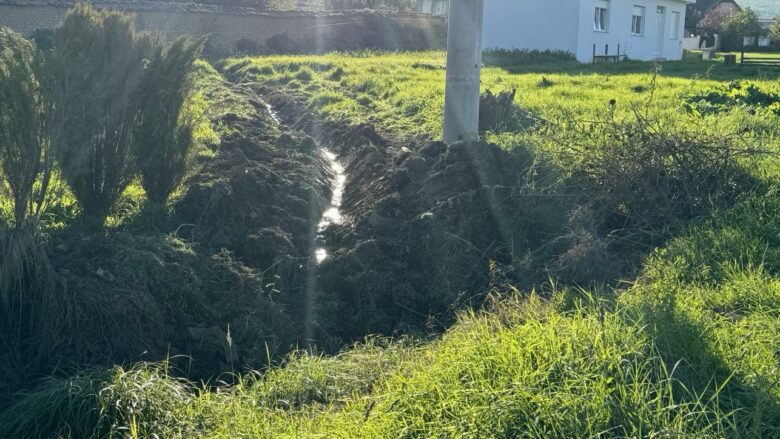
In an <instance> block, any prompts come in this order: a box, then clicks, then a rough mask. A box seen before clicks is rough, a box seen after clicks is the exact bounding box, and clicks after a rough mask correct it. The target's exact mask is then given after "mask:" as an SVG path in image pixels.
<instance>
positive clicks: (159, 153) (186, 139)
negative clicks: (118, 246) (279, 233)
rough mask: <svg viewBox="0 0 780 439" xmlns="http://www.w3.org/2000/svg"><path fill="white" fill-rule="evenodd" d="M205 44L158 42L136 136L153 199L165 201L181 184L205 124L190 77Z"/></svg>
mask: <svg viewBox="0 0 780 439" xmlns="http://www.w3.org/2000/svg"><path fill="white" fill-rule="evenodd" d="M202 48H203V40H200V41H190V40H188V39H185V38H182V39H179V40H178V41H176V42H175V43H173V44H172V45H170V46H169V47H165V45H164V44H162V43H160V42H155V43H154V49H153V52H152V54H151V55H150V56H149V58H148V64H147V66H146V70H145V72H144V77H143V81H142V84H141V86H140V87H139V89H138V94H137V96H135V99H136V100H137V102H138V103H139V110H140V111H139V113H138V117H139V120H138V124H137V126H136V132H135V134H134V136H133V140H134V141H135V153H136V155H137V158H138V170H139V172H140V174H141V184H142V185H143V187H144V189H145V190H146V195H147V196H148V197H149V200H150V201H151V202H153V203H156V204H163V203H165V202H166V201H167V200H168V196H169V195H170V194H171V192H173V191H174V189H176V187H177V186H178V185H179V183H181V180H182V178H183V177H184V175H185V172H186V170H187V164H188V162H189V159H190V157H191V155H192V154H191V152H192V149H193V144H194V132H195V130H196V129H197V128H198V125H199V124H201V123H203V122H202V121H203V119H204V116H203V111H204V110H203V105H198V101H196V100H195V99H194V98H193V96H191V93H190V89H191V87H190V85H191V84H190V81H189V80H188V75H189V73H190V72H191V71H192V66H193V63H194V62H195V60H196V59H197V58H198V56H199V55H200V52H201V50H202Z"/></svg>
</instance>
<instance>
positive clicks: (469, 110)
mask: <svg viewBox="0 0 780 439" xmlns="http://www.w3.org/2000/svg"><path fill="white" fill-rule="evenodd" d="M484 1H485V0H450V10H449V22H448V29H447V84H446V86H445V92H444V141H445V142H447V143H453V142H457V141H458V140H476V139H477V137H478V136H479V71H480V68H481V66H482V14H483V10H484V5H485V3H484Z"/></svg>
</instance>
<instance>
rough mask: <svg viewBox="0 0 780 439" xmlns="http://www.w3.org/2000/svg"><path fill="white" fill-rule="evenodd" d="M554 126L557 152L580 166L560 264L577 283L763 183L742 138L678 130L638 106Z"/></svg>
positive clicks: (617, 266)
mask: <svg viewBox="0 0 780 439" xmlns="http://www.w3.org/2000/svg"><path fill="white" fill-rule="evenodd" d="M549 128H550V134H551V135H552V138H554V139H556V141H557V142H559V144H560V145H564V146H563V149H562V150H560V151H558V154H560V159H561V160H565V161H569V163H567V164H566V165H565V167H566V168H567V169H573V170H574V171H573V175H572V181H571V182H570V186H571V187H577V188H581V189H580V190H581V196H582V200H583V201H582V202H581V203H580V205H579V207H578V208H577V209H575V210H574V211H573V213H572V216H571V220H570V230H571V234H570V236H569V238H570V239H569V241H570V249H569V250H568V251H567V252H566V254H565V255H564V257H563V258H562V259H561V261H560V265H561V268H562V269H563V272H564V273H566V274H567V277H569V278H570V279H573V280H574V281H586V280H594V279H604V278H608V277H610V276H612V275H615V274H618V272H620V271H624V270H625V269H627V268H630V267H628V266H627V264H631V263H632V262H636V261H632V258H631V256H632V255H636V254H638V253H641V251H640V250H646V249H648V248H653V247H655V246H657V245H660V244H661V243H662V242H663V241H664V240H665V239H668V238H669V237H670V236H671V235H672V232H674V231H676V230H680V228H681V227H682V226H684V225H686V224H688V223H689V222H690V221H691V220H694V219H696V218H698V217H701V216H702V215H705V214H707V213H708V212H709V211H710V210H711V209H713V208H718V207H723V206H727V205H728V204H729V203H731V202H733V201H734V200H735V199H736V198H737V197H738V196H739V194H741V193H744V192H747V191H750V190H754V189H755V188H756V186H757V185H758V183H757V182H756V181H755V179H754V178H753V177H751V173H750V171H749V169H747V167H746V166H747V165H748V163H749V159H750V158H751V157H754V156H755V155H756V154H759V153H760V151H758V150H756V149H755V148H753V147H751V146H750V145H746V144H743V143H742V142H741V141H740V140H739V137H736V136H717V135H709V134H704V133H701V131H696V130H693V131H689V130H687V129H685V128H674V124H673V122H671V121H668V120H662V119H653V118H648V117H647V116H646V115H643V114H641V113H639V112H638V111H635V112H634V115H633V118H631V119H629V120H626V121H617V120H612V119H610V118H609V116H607V118H606V119H605V120H603V121H598V122H596V123H589V124H582V123H580V122H576V121H569V122H564V123H562V124H556V125H552V126H550V127H549ZM556 132H557V133H569V134H570V135H571V136H572V137H571V138H568V137H567V135H569V134H564V135H563V136H561V135H560V134H556ZM745 158H747V159H748V161H743V159H745ZM618 255H621V256H618ZM571 270H575V271H577V272H576V273H574V272H571ZM582 270H585V272H583V271H582ZM588 270H591V271H588ZM592 270H596V271H592Z"/></svg>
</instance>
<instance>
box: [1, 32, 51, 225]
mask: <svg viewBox="0 0 780 439" xmlns="http://www.w3.org/2000/svg"><path fill="white" fill-rule="evenodd" d="M41 67H42V60H41V56H40V55H39V53H38V52H37V50H36V48H35V46H34V45H33V44H32V43H31V42H29V41H27V40H25V39H24V38H22V36H21V35H19V34H18V33H15V32H13V31H11V30H10V29H6V28H2V29H0V169H2V173H1V174H0V175H1V176H2V177H3V178H4V180H5V183H6V184H7V185H8V187H9V188H10V190H11V193H12V196H13V202H14V221H15V223H16V225H17V226H20V225H21V224H22V223H23V222H24V221H25V219H26V218H27V216H28V215H29V214H35V215H37V214H38V213H40V210H41V208H42V206H43V205H44V202H45V201H46V192H47V189H48V187H49V183H50V180H51V172H52V159H53V157H52V154H51V151H50V146H51V143H50V140H51V139H50V133H49V128H50V126H49V124H48V119H47V112H48V111H49V102H48V99H47V98H48V96H46V94H45V93H44V87H45V84H46V83H47V82H46V81H47V78H45V77H43V70H42V68H41ZM41 176H42V178H41V181H40V184H39V185H38V187H37V190H34V189H35V183H36V182H37V181H38V180H39V177H41Z"/></svg>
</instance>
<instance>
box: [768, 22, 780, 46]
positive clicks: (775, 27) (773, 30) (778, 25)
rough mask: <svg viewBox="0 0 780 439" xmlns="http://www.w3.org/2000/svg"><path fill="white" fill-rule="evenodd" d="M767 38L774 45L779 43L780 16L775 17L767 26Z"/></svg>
mask: <svg viewBox="0 0 780 439" xmlns="http://www.w3.org/2000/svg"><path fill="white" fill-rule="evenodd" d="M769 36H770V37H771V38H772V41H774V42H775V43H777V42H778V41H780V16H778V17H775V18H774V21H773V22H772V24H771V25H770V26H769Z"/></svg>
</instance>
